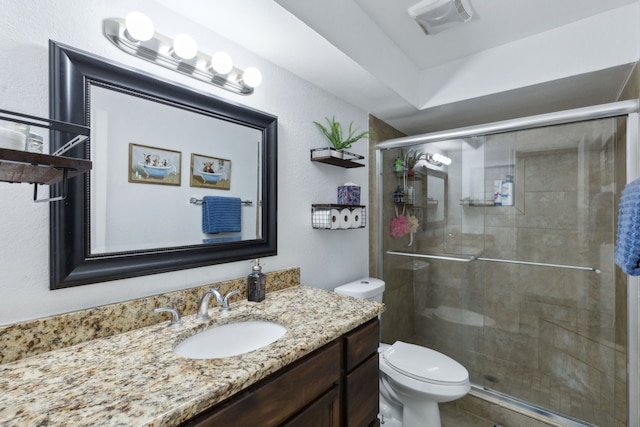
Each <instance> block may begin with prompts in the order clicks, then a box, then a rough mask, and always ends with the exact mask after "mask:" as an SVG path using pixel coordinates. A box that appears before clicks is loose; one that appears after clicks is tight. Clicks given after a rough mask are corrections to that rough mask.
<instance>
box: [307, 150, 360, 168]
mask: <svg viewBox="0 0 640 427" xmlns="http://www.w3.org/2000/svg"><path fill="white" fill-rule="evenodd" d="M362 159H364V156H361V155H359V154H355V153H351V152H349V151H344V150H336V149H335V148H331V147H323V148H312V149H311V161H312V162H320V163H326V164H328V165H333V166H340V167H342V168H348V169H349V168H362V167H364V165H363V164H362V163H357V162H356V160H362Z"/></svg>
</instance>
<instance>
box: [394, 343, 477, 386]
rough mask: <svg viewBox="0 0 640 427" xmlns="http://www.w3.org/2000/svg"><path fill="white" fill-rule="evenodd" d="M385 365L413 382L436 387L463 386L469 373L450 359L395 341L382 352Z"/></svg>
mask: <svg viewBox="0 0 640 427" xmlns="http://www.w3.org/2000/svg"><path fill="white" fill-rule="evenodd" d="M382 358H383V359H384V361H385V362H386V364H387V365H388V366H389V367H390V368H392V369H394V370H395V371H397V372H399V373H401V374H402V375H406V376H408V377H410V378H413V379H414V380H418V381H422V382H426V383H431V384H438V385H451V386H455V385H465V384H468V382H469V373H468V371H467V370H466V369H465V367H464V366H462V365H461V364H460V363H458V362H456V361H455V360H453V359H451V358H450V357H448V356H446V355H444V354H442V353H439V352H437V351H435V350H431V349H429V348H426V347H422V346H419V345H415V344H409V343H405V342H403V341H396V342H395V343H394V344H393V345H392V346H390V347H389V348H387V349H386V350H385V351H384V352H382Z"/></svg>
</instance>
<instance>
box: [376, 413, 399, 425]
mask: <svg viewBox="0 0 640 427" xmlns="http://www.w3.org/2000/svg"><path fill="white" fill-rule="evenodd" d="M378 418H379V419H380V427H383V426H384V427H402V421H400V420H396V419H395V418H387V417H384V416H381V415H378Z"/></svg>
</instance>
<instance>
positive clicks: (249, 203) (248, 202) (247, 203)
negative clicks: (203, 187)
mask: <svg viewBox="0 0 640 427" xmlns="http://www.w3.org/2000/svg"><path fill="white" fill-rule="evenodd" d="M189 203H191V204H192V205H201V204H202V199H197V198H195V197H192V198H190V199H189ZM240 204H242V205H245V206H253V201H252V200H242V201H241V202H240Z"/></svg>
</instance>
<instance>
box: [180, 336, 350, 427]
mask: <svg viewBox="0 0 640 427" xmlns="http://www.w3.org/2000/svg"><path fill="white" fill-rule="evenodd" d="M340 352H341V348H340V342H339V341H334V342H332V343H330V344H327V345H326V346H325V347H323V348H322V349H320V350H317V351H316V352H315V353H313V354H312V355H310V356H307V357H306V358H304V359H302V360H301V361H298V362H296V363H295V364H294V365H293V366H291V367H289V368H285V369H283V370H281V371H278V372H276V373H274V374H273V375H271V376H270V377H268V378H265V379H264V380H262V381H260V382H259V383H258V384H256V385H254V386H252V387H251V388H249V389H248V390H246V391H244V392H240V394H239V395H238V396H236V397H232V398H230V399H229V400H227V401H225V402H223V403H221V404H220V405H217V406H215V407H214V408H212V409H210V410H209V411H207V412H206V413H204V414H202V415H199V416H197V417H196V418H194V419H192V420H190V421H187V422H186V423H185V424H183V425H184V426H189V427H195V426H197V427H205V426H251V425H260V426H261V427H270V426H278V425H281V424H282V423H283V422H284V421H286V420H287V419H289V418H291V417H292V416H294V415H295V414H297V413H299V412H300V411H301V410H302V409H303V408H305V407H306V406H307V405H309V404H310V403H311V402H314V401H315V400H316V399H318V397H320V396H322V395H323V394H325V393H326V392H327V390H329V389H331V388H332V387H333V386H334V385H335V384H339V382H340V361H341V354H340ZM266 402H269V403H268V404H265V403H266ZM256 423H257V424H256Z"/></svg>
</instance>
